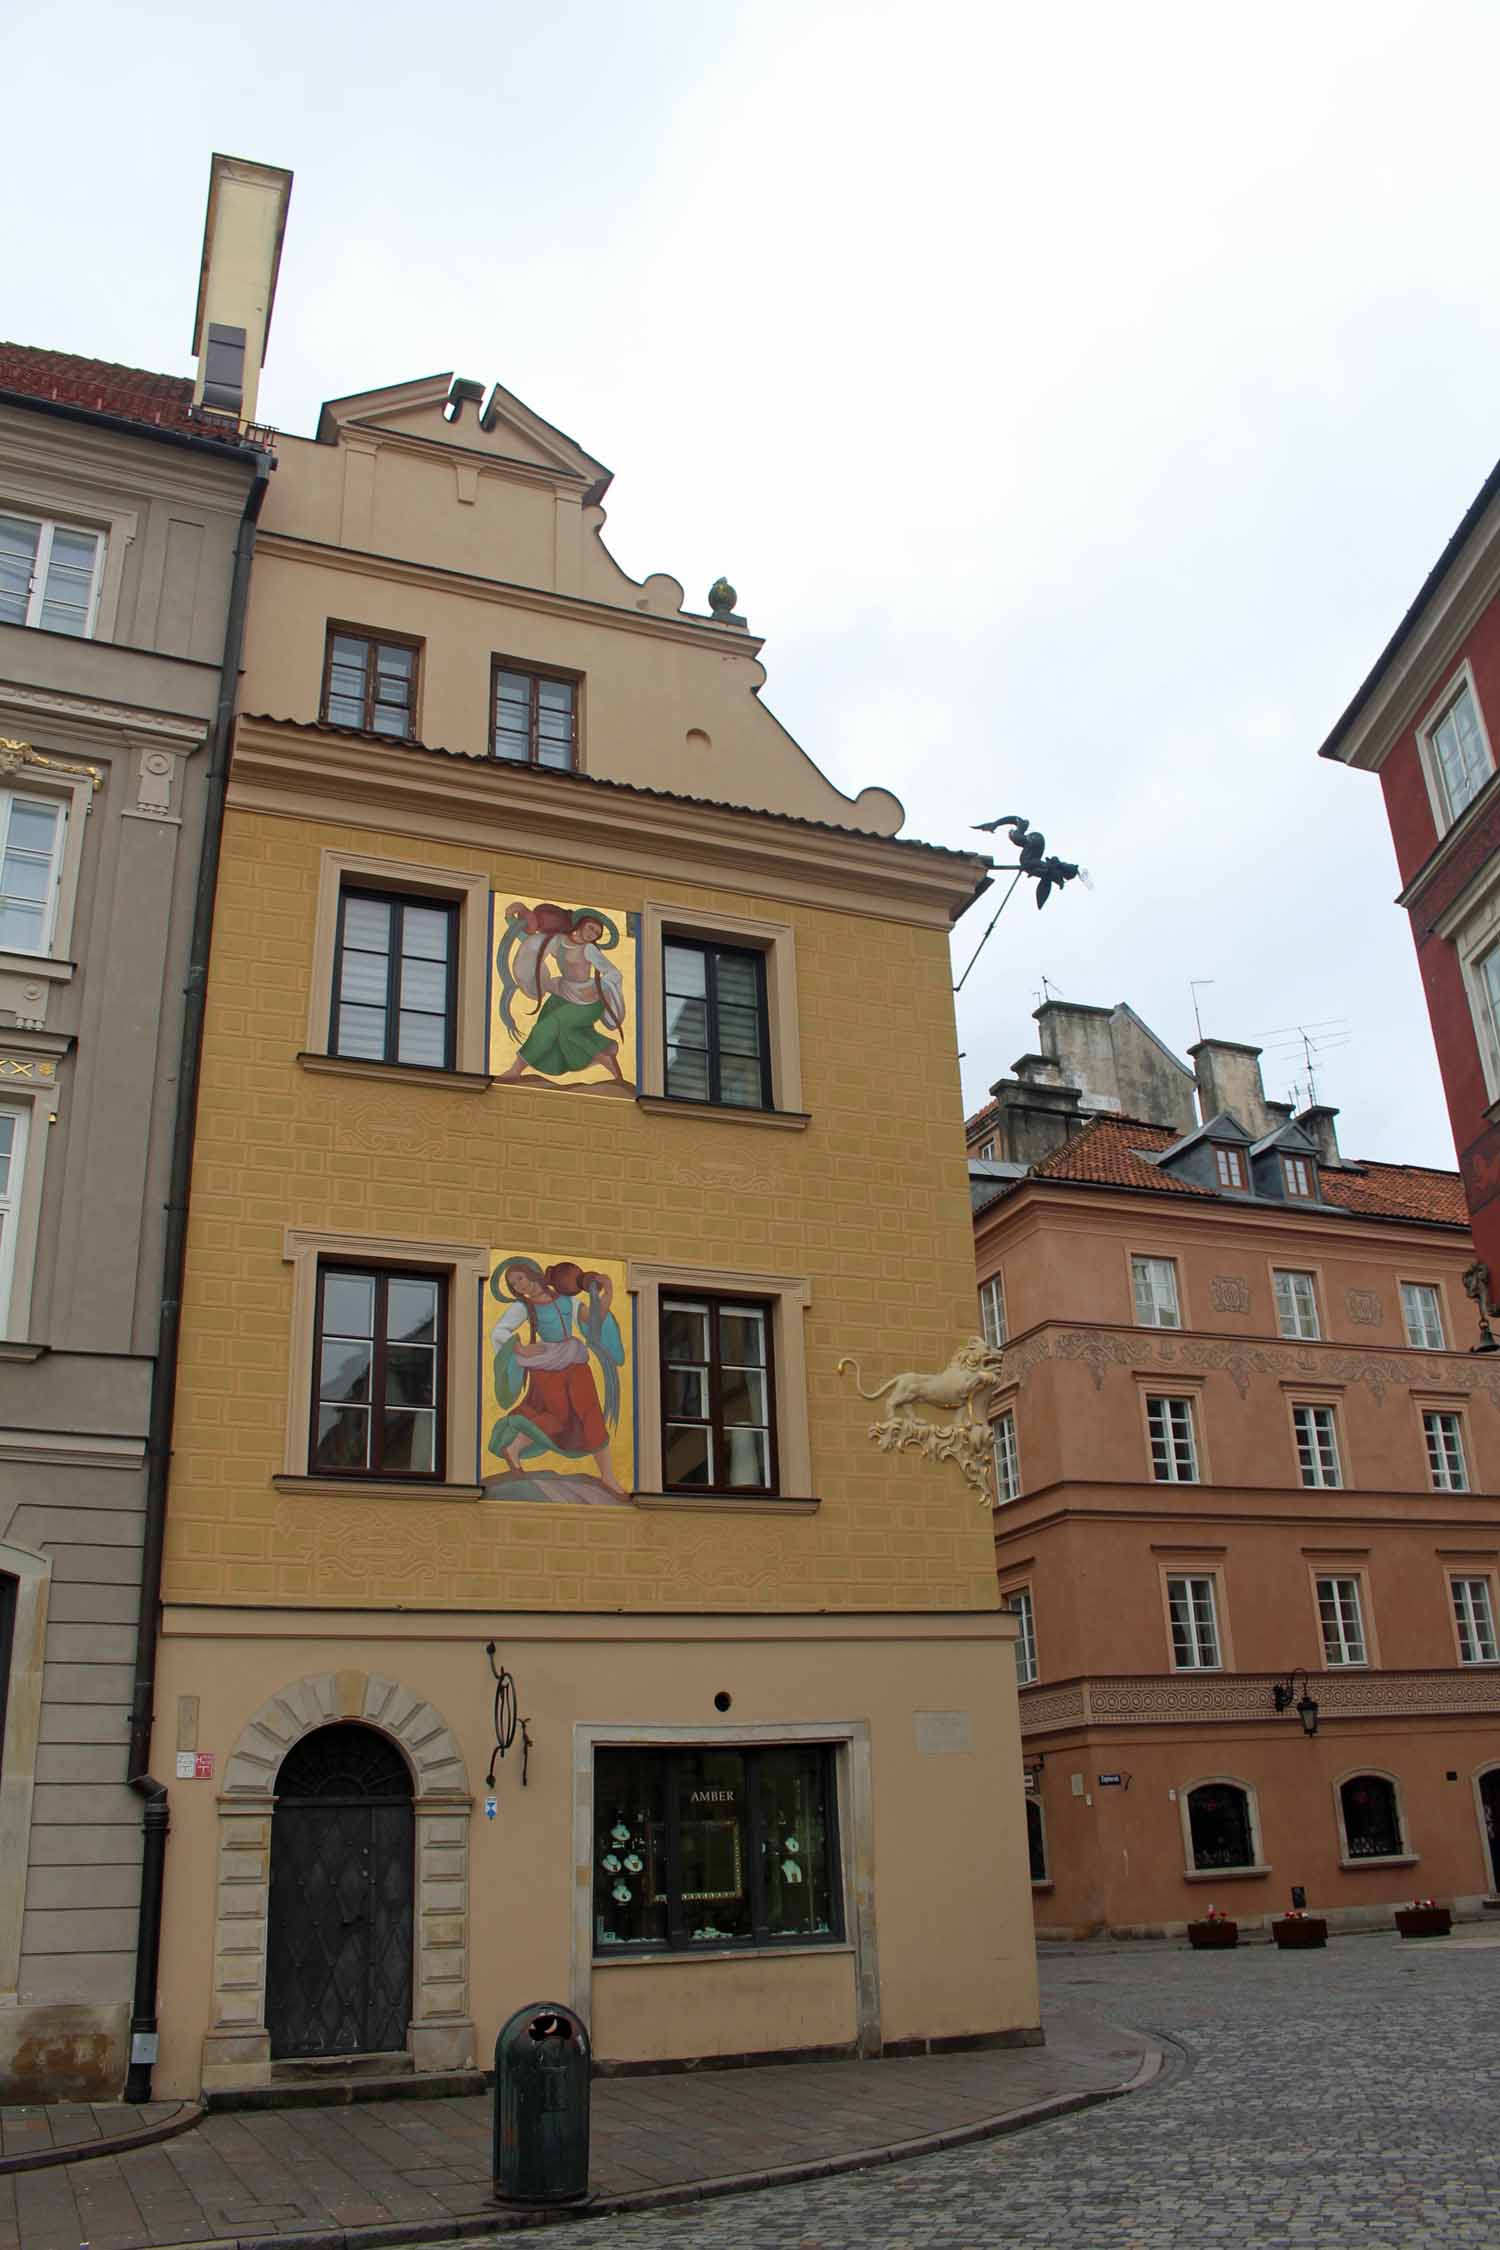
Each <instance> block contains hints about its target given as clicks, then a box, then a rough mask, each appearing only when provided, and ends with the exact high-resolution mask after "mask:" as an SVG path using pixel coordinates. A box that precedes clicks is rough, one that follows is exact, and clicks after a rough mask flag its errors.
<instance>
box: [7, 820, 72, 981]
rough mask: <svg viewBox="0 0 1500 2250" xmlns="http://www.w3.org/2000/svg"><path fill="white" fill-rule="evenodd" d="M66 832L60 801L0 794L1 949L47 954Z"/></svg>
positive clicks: (50, 940) (51, 935) (12, 951)
mask: <svg viewBox="0 0 1500 2250" xmlns="http://www.w3.org/2000/svg"><path fill="white" fill-rule="evenodd" d="M67 827H68V813H67V807H66V805H65V804H64V803H63V802H62V800H61V799H60V798H57V797H43V796H35V797H33V796H29V795H26V794H24V793H23V792H21V791H20V790H15V789H0V949H3V950H5V951H7V952H11V953H46V952H48V951H49V950H50V948H51V945H52V938H53V932H54V930H55V928H56V924H57V900H58V891H59V887H60V885H61V882H62V864H63V845H64V842H65V840H66V836H67Z"/></svg>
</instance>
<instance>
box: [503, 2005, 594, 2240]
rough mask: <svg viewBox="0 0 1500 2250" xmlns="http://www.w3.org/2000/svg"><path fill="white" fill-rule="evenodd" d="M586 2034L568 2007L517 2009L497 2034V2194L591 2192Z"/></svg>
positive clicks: (536, 2197) (578, 2195) (580, 2196)
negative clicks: (498, 2034)
mask: <svg viewBox="0 0 1500 2250" xmlns="http://www.w3.org/2000/svg"><path fill="white" fill-rule="evenodd" d="M589 2066H590V2055H589V2035H588V2032H587V2031H586V2029H585V2028H584V2025H583V2024H582V2022H581V2021H580V2020H579V2018H578V2017H577V2016H575V2015H574V2013H573V2011H572V2009H571V2008H563V2007H560V2006H558V2005H556V2004H555V2003H554V2002H552V2001H546V2000H544V2001H539V2002H537V2003H535V2004H534V2005H533V2006H531V2007H529V2008H518V2009H517V2010H516V2012H515V2014H514V2015H513V2016H512V2017H511V2019H510V2021H509V2023H507V2024H506V2026H505V2028H504V2029H503V2030H502V2032H501V2034H500V2036H499V2038H498V2039H497V2040H496V2041H495V2194H496V2195H497V2196H498V2197H499V2198H500V2200H501V2201H502V2202H505V2203H581V2202H583V2201H584V2199H585V2198H586V2197H587V2195H588V2192H589Z"/></svg>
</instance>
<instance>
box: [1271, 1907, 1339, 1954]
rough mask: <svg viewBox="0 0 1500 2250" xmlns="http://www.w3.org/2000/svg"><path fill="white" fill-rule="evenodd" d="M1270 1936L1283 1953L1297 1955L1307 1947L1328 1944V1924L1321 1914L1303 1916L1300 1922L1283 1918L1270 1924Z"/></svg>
mask: <svg viewBox="0 0 1500 2250" xmlns="http://www.w3.org/2000/svg"><path fill="white" fill-rule="evenodd" d="M1271 1935H1272V1937H1273V1938H1274V1939H1275V1940H1276V1943H1277V1944H1278V1945H1279V1946H1280V1947H1281V1949H1282V1951H1283V1952H1284V1953H1297V1952H1301V1951H1303V1950H1304V1949H1305V1948H1307V1947H1308V1946H1313V1945H1326V1944H1327V1943H1328V1924H1327V1923H1326V1922H1325V1921H1324V1919H1323V1917H1322V1915H1321V1914H1305V1915H1304V1916H1303V1917H1302V1920H1301V1921H1300V1922H1294V1921H1292V1920H1290V1918H1287V1917H1283V1919H1282V1920H1281V1921H1279V1922H1273V1923H1272V1924H1271Z"/></svg>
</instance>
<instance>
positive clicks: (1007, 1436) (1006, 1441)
mask: <svg viewBox="0 0 1500 2250" xmlns="http://www.w3.org/2000/svg"><path fill="white" fill-rule="evenodd" d="M990 1445H991V1448H992V1450H993V1452H994V1457H995V1499H996V1501H997V1503H998V1504H999V1505H1000V1506H1002V1507H1003V1506H1004V1504H1005V1502H1006V1501H1007V1500H1019V1499H1020V1497H1021V1454H1020V1449H1019V1447H1018V1446H1017V1444H1016V1417H1015V1412H1014V1410H1013V1409H1012V1408H1011V1407H1007V1408H1006V1409H1005V1412H1004V1413H1003V1414H997V1415H996V1416H995V1419H994V1421H993V1422H991V1424H990Z"/></svg>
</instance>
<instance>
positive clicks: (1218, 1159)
mask: <svg viewBox="0 0 1500 2250" xmlns="http://www.w3.org/2000/svg"><path fill="white" fill-rule="evenodd" d="M1214 1169H1215V1170H1216V1171H1217V1173H1218V1175H1219V1185H1220V1187H1221V1188H1233V1189H1237V1190H1243V1188H1244V1185H1245V1164H1244V1159H1243V1158H1242V1157H1241V1155H1240V1152H1239V1150H1238V1149H1237V1148H1216V1149H1215V1150H1214Z"/></svg>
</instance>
